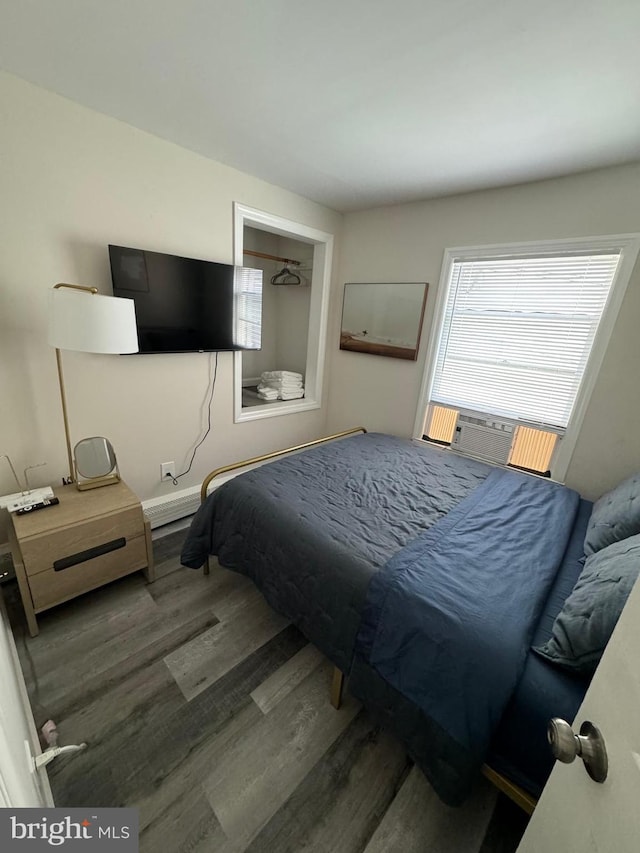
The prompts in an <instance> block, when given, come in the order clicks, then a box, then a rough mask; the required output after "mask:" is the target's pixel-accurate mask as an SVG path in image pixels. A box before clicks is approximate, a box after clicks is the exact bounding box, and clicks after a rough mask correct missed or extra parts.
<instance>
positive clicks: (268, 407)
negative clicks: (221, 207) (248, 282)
mask: <svg viewBox="0 0 640 853" xmlns="http://www.w3.org/2000/svg"><path fill="white" fill-rule="evenodd" d="M246 225H248V226H249V227H251V228H256V229H258V230H259V231H267V232H269V233H271V234H278V235H279V236H281V237H291V238H292V239H294V240H300V241H302V242H303V243H309V244H311V245H312V246H313V247H314V250H313V271H312V274H311V300H310V304H309V332H308V338H307V368H306V375H305V396H304V399H302V400H292V401H290V402H289V403H286V404H285V403H282V402H279V403H272V404H265V405H262V406H251V407H248V408H245V409H243V408H242V353H241V352H235V353H234V354H233V389H234V391H233V400H234V402H233V419H234V422H235V423H239V422H241V421H252V420H258V419H260V418H270V417H276V416H280V415H288V414H293V413H295V412H305V411H308V410H310V409H319V408H320V406H321V405H322V383H323V378H324V362H325V352H326V344H327V317H328V312H329V294H330V290H331V264H332V260H333V234H329V233H327V232H326V231H319V230H318V229H317V228H311V227H310V226H308V225H302V224H300V223H299V222H293V220H291V219H283V218H282V217H281V216H275V215H274V214H272V213H266V212H265V211H263V210H257V209H256V208H252V207H247V206H246V205H244V204H239V203H238V202H234V205H233V262H234V264H236V266H243V258H244V255H243V251H244V228H245V226H246Z"/></svg>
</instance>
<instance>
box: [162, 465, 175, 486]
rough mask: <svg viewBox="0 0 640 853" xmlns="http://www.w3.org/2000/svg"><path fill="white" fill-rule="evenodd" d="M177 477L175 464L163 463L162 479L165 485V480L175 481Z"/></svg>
mask: <svg viewBox="0 0 640 853" xmlns="http://www.w3.org/2000/svg"><path fill="white" fill-rule="evenodd" d="M175 476H176V463H175V462H162V463H161V464H160V479H161V480H162V482H163V483H164V482H165V480H173V478H174V477H175Z"/></svg>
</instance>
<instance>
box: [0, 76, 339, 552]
mask: <svg viewBox="0 0 640 853" xmlns="http://www.w3.org/2000/svg"><path fill="white" fill-rule="evenodd" d="M0 126H1V127H2V132H1V134H0V241H1V243H2V246H1V249H0V399H1V400H2V417H1V418H0V454H3V453H8V454H9V455H10V456H11V458H12V460H13V461H14V463H15V466H16V468H17V469H18V470H19V471H22V469H23V468H24V467H25V466H26V465H31V464H34V463H36V462H41V461H46V462H47V467H46V468H45V469H42V471H41V472H39V473H38V474H37V476H34V482H35V483H36V484H38V483H40V484H44V483H51V482H57V481H59V479H60V477H61V476H62V475H63V474H64V473H65V471H66V454H65V449H64V434H63V428H62V418H61V411H60V401H59V394H58V384H57V377H56V371H55V359H54V353H53V350H51V349H50V348H49V347H48V346H47V342H46V326H47V295H48V291H49V288H50V287H51V286H52V285H53V284H54V283H55V282H57V281H66V282H76V283H81V284H87V285H94V286H97V287H98V288H99V289H100V290H101V291H103V292H105V293H110V292H111V278H110V272H109V262H108V254H107V244H108V243H116V244H121V245H125V246H127V245H128V246H137V247H142V248H147V249H152V250H157V251H161V252H173V253H176V254H181V255H186V256H192V257H197V258H209V259H211V260H218V261H222V262H231V261H232V224H233V213H232V205H233V202H234V201H238V202H242V203H244V204H246V205H249V206H251V207H255V208H259V209H261V210H265V211H268V212H270V213H273V214H275V215H278V216H283V217H286V218H288V219H291V220H293V221H296V222H299V223H302V224H304V225H308V226H311V227H313V228H318V229H321V230H323V231H327V232H330V233H334V234H335V233H337V232H338V229H339V228H340V226H341V221H342V217H341V216H340V215H339V214H337V213H335V212H333V211H330V210H328V209H326V208H323V207H321V206H320V205H317V204H314V203H312V202H310V201H308V200H306V199H303V198H301V197H299V196H296V195H294V194H292V193H289V192H287V191H285V190H282V189H279V188H277V187H275V186H272V185H270V184H267V183H265V182H263V181H260V180H257V179H256V178H253V177H250V176H249V175H245V174H243V173H241V172H238V171H235V170H234V169H230V168H227V167H226V166H223V165H221V164H218V163H215V162H212V161H210V160H207V159H205V158H203V157H200V156H199V155H196V154H193V153H191V152H189V151H186V150H184V149H182V148H179V147H178V146H176V145H173V144H171V143H168V142H165V141H163V140H161V139H158V138H156V137H153V136H151V135H149V134H146V133H143V132H141V131H138V130H136V129H134V128H132V127H130V126H128V125H126V124H123V123H121V122H118V121H115V120H113V119H110V118H107V117H105V116H102V115H100V114H98V113H96V112H93V111H91V110H88V109H85V108H84V107H80V106H78V105H76V104H74V103H72V102H70V101H68V100H65V99H63V98H60V97H58V96H56V95H53V94H50V93H48V92H46V91H44V90H43V89H40V88H37V87H34V86H32V85H30V84H27V83H25V82H23V81H21V80H18V79H17V78H15V77H12V76H10V75H6V74H0ZM232 358H233V357H232V355H231V354H229V353H221V354H220V356H219V359H220V362H219V365H220V369H219V371H218V384H217V387H216V392H215V398H214V402H213V429H212V432H211V435H210V436H209V438H208V439H207V441H206V443H205V444H204V445H203V447H202V448H201V450H200V451H199V455H198V458H197V459H196V463H195V465H194V467H193V470H192V473H191V474H190V475H189V476H188V477H185V478H184V479H183V480H181V481H180V483H181V487H186V486H189V485H193V484H196V483H197V482H199V481H200V480H201V478H202V476H203V475H204V474H205V473H206V472H207V471H208V470H210V469H211V468H212V467H215V466H216V465H219V464H223V463H225V462H228V461H231V460H235V459H241V458H244V457H245V456H247V455H253V454H255V453H260V452H262V451H267V450H272V449H275V448H277V447H280V446H286V445H288V444H291V443H296V442H298V441H300V440H305V439H308V438H313V437H316V436H319V435H321V434H323V432H324V429H325V421H326V406H324V407H323V408H322V409H320V410H318V411H312V412H306V413H301V414H296V415H289V416H285V417H278V418H270V419H267V420H260V421H256V422H252V423H243V424H238V425H235V424H233V422H232V393H233V389H232ZM208 362H209V356H208V355H205V354H180V355H147V356H127V357H125V356H98V355H88V354H77V353H65V354H64V370H65V378H66V384H67V392H68V403H69V410H70V420H71V426H72V433H73V436H72V437H73V438H74V439H75V440H78V439H79V438H82V437H85V436H90V435H106V436H107V437H109V438H110V439H111V441H112V442H113V445H114V447H115V449H116V453H117V455H118V461H119V463H120V469H121V472H122V475H123V477H124V478H125V479H126V480H127V481H128V482H129V484H130V485H131V486H132V488H133V489H135V491H136V492H137V493H138V494H139V496H140V497H141V498H142V499H145V498H149V497H153V496H158V495H161V494H164V493H166V492H169V491H171V489H172V488H173V487H172V486H170V485H169V484H162V485H161V484H160V470H159V465H160V463H161V462H163V461H169V460H175V462H176V465H177V466H178V468H179V469H180V470H182V466H183V465H184V464H185V461H186V460H187V458H188V452H189V450H190V448H191V447H192V446H193V443H194V441H195V439H196V438H197V436H198V434H199V432H200V428H201V424H202V423H203V422H204V420H205V419H206V418H205V415H204V413H203V411H202V401H203V398H204V395H205V391H206V387H207V381H208ZM325 399H326V388H325ZM12 491H15V487H14V485H13V482H12V480H11V478H10V476H9V472H8V468H7V466H6V463H5V462H2V461H0V494H6V493H8V492H12ZM2 538H3V537H2V535H1V531H0V541H2Z"/></svg>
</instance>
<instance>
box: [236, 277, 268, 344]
mask: <svg viewBox="0 0 640 853" xmlns="http://www.w3.org/2000/svg"><path fill="white" fill-rule="evenodd" d="M233 295H234V300H235V306H234V325H235V329H234V346H239V347H246V348H247V349H259V347H260V341H261V337H262V271H261V270H257V269H252V268H250V267H235V268H234V279H233Z"/></svg>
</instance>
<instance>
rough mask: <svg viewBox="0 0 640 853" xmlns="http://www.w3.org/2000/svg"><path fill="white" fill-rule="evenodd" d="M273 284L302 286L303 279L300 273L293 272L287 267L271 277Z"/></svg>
mask: <svg viewBox="0 0 640 853" xmlns="http://www.w3.org/2000/svg"><path fill="white" fill-rule="evenodd" d="M271 284H302V279H301V278H300V276H299V275H298V273H295V272H292V270H290V269H289V267H287V266H285V267H283V268H282V270H281V271H280V272H278V273H276V274H275V275H274V276H272V277H271Z"/></svg>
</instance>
